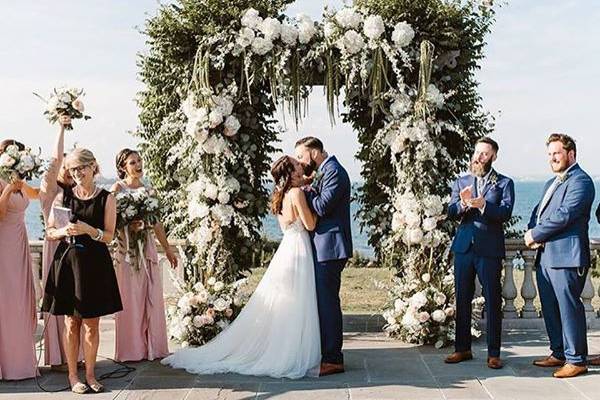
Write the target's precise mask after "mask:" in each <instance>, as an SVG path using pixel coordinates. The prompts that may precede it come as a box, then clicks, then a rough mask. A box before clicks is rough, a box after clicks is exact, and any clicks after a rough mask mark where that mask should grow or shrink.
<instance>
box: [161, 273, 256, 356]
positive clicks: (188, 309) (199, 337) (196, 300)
mask: <svg viewBox="0 0 600 400" xmlns="http://www.w3.org/2000/svg"><path fill="white" fill-rule="evenodd" d="M174 279H175V280H176V282H177V283H176V285H177V286H178V287H180V288H183V287H185V283H184V282H182V281H181V280H179V279H177V278H174ZM245 282H246V280H245V279H242V280H239V281H236V282H234V283H233V284H231V285H226V284H225V283H224V282H222V281H219V280H217V279H216V278H214V277H211V278H209V279H208V280H207V282H206V286H205V285H203V284H202V283H201V282H198V283H196V284H194V285H193V286H192V287H188V289H187V291H182V293H181V297H180V298H179V300H178V301H177V305H172V306H170V307H168V308H167V315H168V321H169V324H168V328H169V334H170V335H171V337H172V338H174V339H175V340H177V341H179V342H180V343H181V344H182V346H183V347H187V346H189V345H195V346H197V345H201V344H204V343H206V342H207V341H208V340H210V339H211V338H212V337H214V336H215V335H216V334H218V333H219V332H220V331H221V330H223V329H224V328H225V327H227V326H228V325H229V323H230V322H231V321H232V320H233V317H234V316H235V315H236V314H237V313H238V312H239V310H240V309H241V307H242V306H243V305H244V303H245V302H246V301H247V299H246V296H245V294H244V293H243V292H242V288H243V286H244V284H245Z"/></svg>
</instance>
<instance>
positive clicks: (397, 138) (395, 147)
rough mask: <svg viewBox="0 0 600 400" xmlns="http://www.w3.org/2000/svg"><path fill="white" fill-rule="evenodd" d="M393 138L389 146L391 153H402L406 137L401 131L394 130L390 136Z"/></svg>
mask: <svg viewBox="0 0 600 400" xmlns="http://www.w3.org/2000/svg"><path fill="white" fill-rule="evenodd" d="M392 137H393V140H392V142H391V143H390V148H391V150H392V153H394V154H398V153H402V152H403V151H404V148H405V147H406V143H405V142H406V137H405V136H404V135H403V134H402V132H396V134H395V135H393V136H392Z"/></svg>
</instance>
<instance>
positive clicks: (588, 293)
mask: <svg viewBox="0 0 600 400" xmlns="http://www.w3.org/2000/svg"><path fill="white" fill-rule="evenodd" d="M595 294H596V293H595V290H594V284H593V283H592V271H588V274H587V277H586V278H585V285H584V286H583V291H582V292H581V301H583V306H584V307H585V316H586V317H587V318H593V317H595V313H594V307H593V306H592V299H593V298H594V295H595Z"/></svg>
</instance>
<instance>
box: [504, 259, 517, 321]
mask: <svg viewBox="0 0 600 400" xmlns="http://www.w3.org/2000/svg"><path fill="white" fill-rule="evenodd" d="M517 257H520V255H519V254H517V255H516V256H515V258H517ZM513 268H514V265H513V260H509V259H508V258H505V259H504V281H503V282H502V297H503V298H504V308H503V309H502V312H503V315H504V318H517V317H518V315H517V309H516V307H515V299H516V298H517V287H516V285H515V278H514V275H513Z"/></svg>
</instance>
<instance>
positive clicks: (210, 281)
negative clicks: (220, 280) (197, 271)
mask: <svg viewBox="0 0 600 400" xmlns="http://www.w3.org/2000/svg"><path fill="white" fill-rule="evenodd" d="M206 283H208V284H209V285H210V286H212V285H214V284H215V283H217V279H216V278H215V277H214V276H211V277H210V278H208V281H207V282H206Z"/></svg>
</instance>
